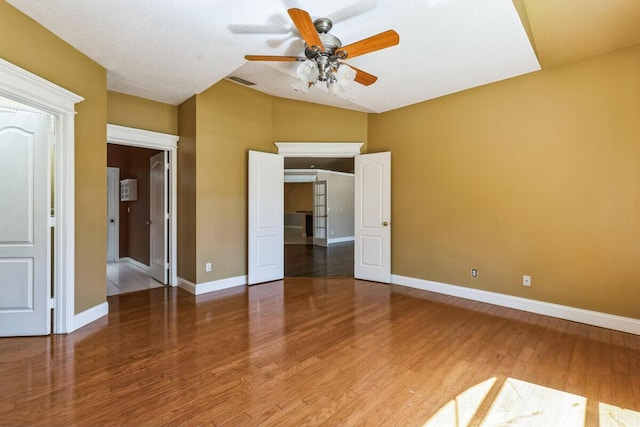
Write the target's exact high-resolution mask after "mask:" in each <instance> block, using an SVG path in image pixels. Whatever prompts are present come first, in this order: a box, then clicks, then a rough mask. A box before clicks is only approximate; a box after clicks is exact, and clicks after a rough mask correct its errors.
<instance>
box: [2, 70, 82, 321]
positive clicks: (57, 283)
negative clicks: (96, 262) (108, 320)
mask: <svg viewBox="0 0 640 427" xmlns="http://www.w3.org/2000/svg"><path fill="white" fill-rule="evenodd" d="M0 96H4V97H6V98H9V99H13V100H16V101H18V102H21V103H23V104H25V105H29V106H32V107H34V108H37V109H39V110H42V111H46V112H47V113H49V114H51V115H53V116H54V118H55V126H56V132H55V135H54V141H55V146H56V148H55V155H54V160H53V162H54V174H53V175H54V176H53V182H54V187H55V195H54V197H55V199H54V206H55V220H53V223H54V224H53V225H54V241H55V242H54V248H53V252H54V254H53V268H54V276H53V277H52V282H53V283H52V286H53V294H54V299H53V301H52V305H53V325H52V330H53V332H54V333H56V334H66V333H70V332H73V330H74V329H75V327H74V318H75V158H74V157H75V154H74V149H75V139H74V136H75V132H74V127H75V115H76V112H75V104H77V103H79V102H81V101H83V100H84V98H83V97H81V96H79V95H76V94H75V93H73V92H71V91H69V90H67V89H64V88H62V87H60V86H58V85H56V84H55V83H51V82H49V81H48V80H45V79H43V78H41V77H39V76H37V75H35V74H33V73H31V72H29V71H27V70H25V69H23V68H20V67H18V66H16V65H13V64H11V63H10V62H8V61H5V60H4V59H0Z"/></svg>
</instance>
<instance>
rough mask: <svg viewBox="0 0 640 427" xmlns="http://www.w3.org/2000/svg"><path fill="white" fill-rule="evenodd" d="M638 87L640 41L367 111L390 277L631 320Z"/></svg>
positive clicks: (639, 314) (639, 275) (636, 303)
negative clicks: (387, 222) (388, 207)
mask: <svg viewBox="0 0 640 427" xmlns="http://www.w3.org/2000/svg"><path fill="white" fill-rule="evenodd" d="M639 95H640V46H636V47H634V48H629V49H625V50H622V51H618V52H616V53H613V54H609V55H605V56H601V57H597V58H593V59H590V60H585V61H581V62H576V63H573V64H569V65H565V66H559V67H556V68H553V69H549V70H544V71H541V72H537V73H533V74H529V75H526V76H522V77H519V78H514V79H511V80H507V81H503V82H499V83H496V84H492V85H488V86H484V87H480V88H476V89H473V90H469V91H465V92H462V93H458V94H454V95H451V96H447V97H443V98H440V99H436V100H433V101H429V102H425V103H422V104H418V105H415V106H411V107H407V108H403V109H399V110H395V111H392V112H387V113H384V114H380V115H370V117H369V151H370V152H376V151H384V150H391V151H392V152H393V164H392V216H393V239H392V251H393V255H392V271H393V273H394V274H399V275H405V276H411V277H416V278H421V279H428V280H434V281H439V282H445V283H450V284H455V285H461V286H467V287H472V288H478V289H485V290H489V291H495V292H500V293H504V294H509V295H516V296H521V297H525V298H532V299H535V300H541V301H549V302H553V303H558V304H564V305H569V306H574V307H581V308H585V309H590V310H597V311H601V312H607V313H613V314H617V315H622V316H629V317H633V318H640V299H639V297H638V295H640V262H638V260H640V239H639V238H638V232H639V230H640V120H639V119H638V118H639V117H640V104H639V103H638V97H639ZM471 268H477V269H479V277H478V278H476V279H472V278H471V277H470V274H469V270H470V269H471ZM523 274H529V275H531V276H532V286H531V287H530V288H526V287H523V286H522V275H523Z"/></svg>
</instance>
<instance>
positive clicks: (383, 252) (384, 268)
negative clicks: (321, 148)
mask: <svg viewBox="0 0 640 427" xmlns="http://www.w3.org/2000/svg"><path fill="white" fill-rule="evenodd" d="M354 208H355V248H354V252H355V254H354V255H355V257H354V263H355V265H354V275H355V277H356V278H357V279H364V280H372V281H375V282H382V283H390V282H391V153H389V152H384V153H375V154H363V155H360V156H356V157H355V207H354Z"/></svg>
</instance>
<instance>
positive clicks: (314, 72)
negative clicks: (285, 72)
mask: <svg viewBox="0 0 640 427" xmlns="http://www.w3.org/2000/svg"><path fill="white" fill-rule="evenodd" d="M296 74H297V75H298V77H299V78H300V80H301V81H303V82H306V83H313V82H315V81H316V79H317V78H318V75H319V71H318V65H317V64H316V63H315V61H312V60H306V61H304V62H303V63H301V64H300V65H298V69H297V70H296Z"/></svg>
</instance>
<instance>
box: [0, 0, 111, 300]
mask: <svg viewBox="0 0 640 427" xmlns="http://www.w3.org/2000/svg"><path fill="white" fill-rule="evenodd" d="M0 57H2V58H3V59H5V60H7V61H9V62H11V63H13V64H15V65H17V66H19V67H22V68H24V69H26V70H28V71H30V72H32V73H34V74H37V75H39V76H41V77H43V78H45V79H47V80H49V81H51V82H53V83H56V84H58V85H60V86H62V87H64V88H66V89H68V90H70V91H72V92H75V93H77V94H78V95H80V96H82V97H84V98H85V100H84V101H82V102H81V103H79V104H77V106H76V111H77V113H78V114H77V115H76V118H75V155H76V170H75V175H76V186H75V192H76V194H75V195H76V242H75V245H76V247H75V254H76V268H75V276H76V290H75V310H76V313H79V312H82V311H84V310H86V309H88V308H91V307H94V306H96V305H98V304H101V303H103V302H104V301H106V286H105V283H106V271H105V260H106V245H107V243H106V239H107V235H106V227H105V221H106V203H107V202H106V197H105V196H104V195H105V190H104V189H105V173H106V166H107V161H106V152H107V150H106V144H105V141H106V123H107V83H106V78H107V75H106V71H105V69H104V68H102V67H101V66H99V65H98V64H96V63H95V62H93V61H92V60H91V59H89V58H88V57H86V56H84V55H82V54H81V53H80V52H78V51H77V50H75V49H73V48H72V47H71V46H69V45H68V44H67V43H65V42H63V41H62V40H60V39H59V38H57V37H56V36H54V35H53V34H52V33H50V32H49V31H48V30H46V29H44V28H43V27H41V26H40V25H39V24H37V23H36V22H35V21H33V20H32V19H30V18H28V17H27V16H25V15H24V14H22V13H21V12H19V11H17V10H16V9H15V8H13V7H12V6H10V5H9V4H7V3H6V2H4V1H0Z"/></svg>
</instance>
